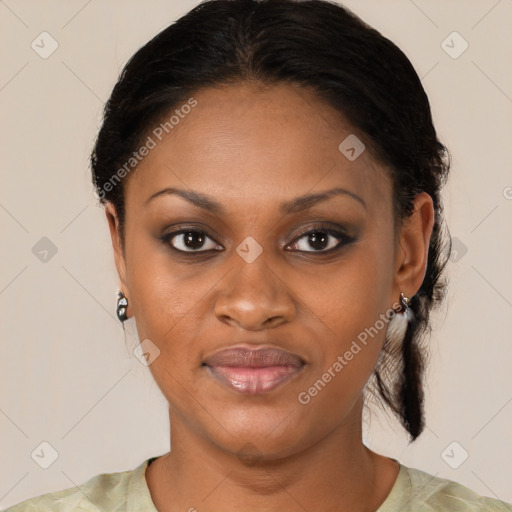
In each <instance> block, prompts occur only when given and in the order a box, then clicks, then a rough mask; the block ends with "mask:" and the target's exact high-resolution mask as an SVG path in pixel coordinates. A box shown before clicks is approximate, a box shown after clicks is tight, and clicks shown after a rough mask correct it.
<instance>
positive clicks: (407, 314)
mask: <svg viewBox="0 0 512 512" xmlns="http://www.w3.org/2000/svg"><path fill="white" fill-rule="evenodd" d="M410 302H411V301H410V299H409V298H407V297H406V296H405V295H404V294H403V293H402V292H400V306H401V309H400V310H398V311H395V314H394V315H393V317H392V318H391V320H390V321H389V324H388V330H387V332H386V338H387V340H388V342H391V343H394V344H401V343H402V341H403V340H404V338H405V333H406V331H407V326H408V325H409V322H410V321H411V319H412V318H413V312H412V310H411V308H410V307H409V303H410Z"/></svg>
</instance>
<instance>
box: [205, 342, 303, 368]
mask: <svg viewBox="0 0 512 512" xmlns="http://www.w3.org/2000/svg"><path fill="white" fill-rule="evenodd" d="M204 364H206V365H207V366H210V367H213V366H236V367H248V368H265V367H268V366H295V367H299V366H302V365H303V364H304V361H303V359H302V358H301V357H299V356H298V355H297V354H293V353H292V352H288V351H286V350H282V349H278V348H275V347H264V348H249V347H244V346H233V347H229V348H226V349H223V350H220V351H218V352H215V353H214V354H213V355H211V356H209V357H207V358H206V359H205V360H204Z"/></svg>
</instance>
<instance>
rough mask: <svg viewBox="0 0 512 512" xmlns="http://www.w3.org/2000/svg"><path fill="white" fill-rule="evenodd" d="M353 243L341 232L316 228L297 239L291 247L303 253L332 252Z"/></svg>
mask: <svg viewBox="0 0 512 512" xmlns="http://www.w3.org/2000/svg"><path fill="white" fill-rule="evenodd" d="M352 241H353V238H351V237H349V236H347V235H346V234H345V233H343V232H341V231H335V230H332V229H325V228H315V229H313V230H310V231H308V232H307V233H303V234H302V235H301V236H300V237H298V238H296V239H295V241H294V242H293V244H292V245H291V246H290V247H292V248H293V249H295V250H298V251H301V252H330V251H331V250H335V249H338V248H340V247H342V246H343V245H346V244H347V243H350V242H352Z"/></svg>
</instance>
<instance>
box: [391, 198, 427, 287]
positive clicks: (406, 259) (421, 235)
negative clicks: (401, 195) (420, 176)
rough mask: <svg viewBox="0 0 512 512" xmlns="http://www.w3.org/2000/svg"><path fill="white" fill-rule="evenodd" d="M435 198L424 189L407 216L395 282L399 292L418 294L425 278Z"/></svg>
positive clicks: (402, 229) (401, 236)
mask: <svg viewBox="0 0 512 512" xmlns="http://www.w3.org/2000/svg"><path fill="white" fill-rule="evenodd" d="M434 215H435V212H434V206H433V201H432V198H431V197H430V195H429V194H427V193H426V192H421V193H420V194H418V195H417V196H416V198H415V199H414V210H413V212H412V213H411V215H410V216H409V217H408V218H406V219H404V221H403V224H402V226H401V228H400V232H399V236H398V245H399V248H398V250H397V253H396V254H397V257H396V261H395V269H396V271H395V282H396V286H397V288H398V292H403V293H405V295H406V296H408V297H412V296H414V295H415V294H416V293H417V292H418V290H419V289H420V287H421V283H422V282H423V279H424V278H425V273H426V270H427V262H428V250H429V245H430V237H431V235H432V229H433V226H434Z"/></svg>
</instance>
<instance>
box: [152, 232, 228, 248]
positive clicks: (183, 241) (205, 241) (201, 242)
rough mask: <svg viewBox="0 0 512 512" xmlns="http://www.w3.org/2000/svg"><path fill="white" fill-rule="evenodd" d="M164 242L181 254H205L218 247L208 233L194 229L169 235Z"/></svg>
mask: <svg viewBox="0 0 512 512" xmlns="http://www.w3.org/2000/svg"><path fill="white" fill-rule="evenodd" d="M162 241H163V242H165V243H168V244H170V245H171V247H172V248H173V249H176V250H177V251H181V252H205V251H211V250H213V249H215V248H216V247H218V245H217V243H216V242H215V241H214V240H212V239H211V238H210V237H209V236H207V235H206V233H204V232H203V231H198V230H193V229H189V230H180V231H176V232H174V233H169V234H167V235H165V236H164V237H163V238H162Z"/></svg>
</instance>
